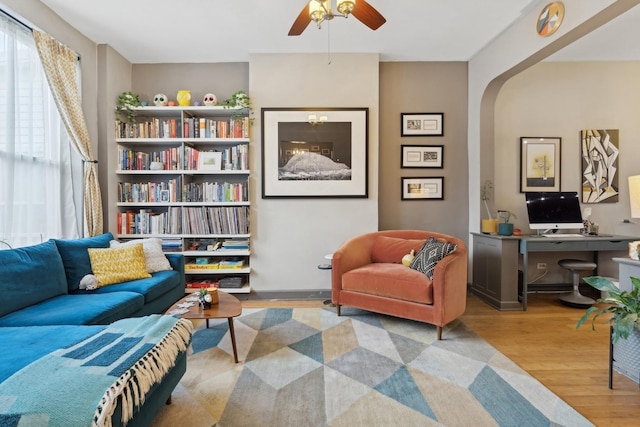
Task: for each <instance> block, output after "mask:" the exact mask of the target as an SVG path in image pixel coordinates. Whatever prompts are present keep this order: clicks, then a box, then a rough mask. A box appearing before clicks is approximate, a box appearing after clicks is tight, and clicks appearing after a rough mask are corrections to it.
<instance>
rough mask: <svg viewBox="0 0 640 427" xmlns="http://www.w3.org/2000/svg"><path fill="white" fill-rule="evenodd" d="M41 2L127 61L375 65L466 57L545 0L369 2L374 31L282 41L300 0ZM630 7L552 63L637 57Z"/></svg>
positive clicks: (639, 32)
mask: <svg viewBox="0 0 640 427" xmlns="http://www.w3.org/2000/svg"><path fill="white" fill-rule="evenodd" d="M41 1H42V3H44V4H45V5H47V6H48V7H49V8H51V9H52V10H53V11H55V12H56V13H57V14H58V15H60V16H61V17H62V18H63V19H64V20H65V21H67V22H69V23H70V24H71V25H72V26H74V27H75V28H77V29H78V30H79V31H80V32H82V33H83V34H85V35H86V36H87V37H89V38H90V39H91V40H92V41H94V42H95V43H99V44H108V45H110V46H111V47H113V48H114V49H115V50H116V51H118V52H119V53H120V54H121V55H123V56H124V57H125V58H126V59H127V60H129V61H130V62H132V63H134V64H139V63H170V62H175V63H190V62H246V61H248V60H249V54H250V53H327V52H328V51H329V50H330V51H331V52H336V53H339V52H363V53H379V54H380V60H381V61H468V60H469V59H470V58H471V57H472V56H473V55H474V54H475V53H476V52H478V51H479V50H480V49H481V48H482V47H484V46H485V45H486V44H488V43H489V42H490V41H491V40H492V39H493V38H495V37H496V36H497V35H498V34H500V33H501V32H502V31H504V30H505V29H506V28H507V27H509V25H511V23H513V22H514V21H517V20H518V19H519V18H520V17H521V16H522V15H523V14H524V13H527V12H528V11H530V10H531V9H532V8H539V9H542V7H543V6H544V5H545V4H546V3H547V1H546V0H482V1H478V0H394V1H389V0H368V2H369V4H371V5H372V6H373V7H375V8H376V9H377V10H378V11H379V12H380V13H381V14H382V15H383V16H384V17H385V18H386V19H387V22H386V23H385V24H384V25H383V26H382V27H380V28H379V29H378V30H377V31H372V30H370V29H369V28H367V27H366V26H365V25H364V24H362V23H360V22H359V21H357V20H356V19H355V18H353V17H349V18H348V19H346V20H345V19H341V18H336V19H334V20H333V21H332V22H330V23H325V24H323V25H322V29H321V30H318V29H317V28H316V27H315V24H313V23H311V24H310V25H309V27H307V29H306V31H305V32H304V33H303V34H302V35H300V36H297V37H289V36H287V33H288V31H289V28H290V27H291V25H292V23H293V21H294V20H295V18H296V17H297V16H298V14H299V13H300V11H301V10H302V8H303V7H304V6H305V4H306V2H307V0H187V1H185V0H183V1H180V2H178V1H175V0H109V1H96V0H94V1H87V0H41ZM635 9H638V10H637V11H636V10H635ZM635 9H632V10H631V11H630V12H627V14H625V15H623V17H620V18H618V19H617V20H616V21H624V22H623V23H624V24H625V25H624V26H622V25H620V24H617V23H610V24H609V25H607V27H608V30H607V29H601V30H599V32H600V33H601V34H600V35H598V34H592V35H590V36H588V37H590V38H591V39H592V40H591V41H587V42H584V43H574V45H572V46H570V47H568V48H565V49H564V51H563V52H559V53H557V54H556V55H554V56H553V57H552V58H551V59H554V60H589V59H600V60H604V59H607V60H612V59H640V43H638V40H640V25H637V23H639V22H640V8H639V7H636V8H635ZM567 13H569V12H567ZM417 17H422V18H421V19H420V20H418V19H417ZM623 18H624V19H623ZM613 24H615V25H613ZM632 24H635V25H632ZM533 30H534V29H533V28H532V31H533ZM631 31H632V32H631ZM594 33H595V32H594ZM621 35H624V39H623V38H622V37H621ZM622 40H626V42H624V43H623V42H622ZM594 45H595V46H597V49H593V46H594ZM614 47H623V48H625V49H623V51H621V52H618V50H619V49H614ZM629 52H631V53H629ZM594 55H595V56H594ZM603 55H606V56H607V57H603ZM630 55H631V56H634V57H633V58H630V57H629V56H630ZM621 56H624V58H622V57H621Z"/></svg>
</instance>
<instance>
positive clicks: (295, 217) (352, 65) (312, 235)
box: [249, 54, 379, 293]
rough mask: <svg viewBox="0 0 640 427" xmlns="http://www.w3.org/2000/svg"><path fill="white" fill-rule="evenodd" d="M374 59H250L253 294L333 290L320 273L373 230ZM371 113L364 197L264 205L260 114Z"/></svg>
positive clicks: (321, 56)
mask: <svg viewBox="0 0 640 427" xmlns="http://www.w3.org/2000/svg"><path fill="white" fill-rule="evenodd" d="M378 62H379V58H378V55H377V54H332V55H331V63H330V64H329V63H328V60H327V55H325V54H318V55H316V54H296V55H282V54H255V55H251V57H250V66H249V68H250V70H249V82H250V87H249V94H250V95H251V100H252V104H253V107H254V109H255V115H256V120H255V124H254V126H253V128H252V134H251V138H252V141H253V142H252V149H251V156H250V161H251V169H252V172H253V175H252V182H251V190H252V191H251V206H252V207H251V211H252V215H251V229H252V230H251V235H252V237H251V242H252V243H251V244H252V255H251V270H252V275H251V286H252V288H253V289H254V290H255V291H256V292H258V293H265V292H267V293H268V292H272V291H293V290H295V291H297V292H309V293H312V292H314V291H318V290H324V291H328V290H329V289H330V288H331V280H330V279H331V278H330V273H329V272H328V271H326V270H318V268H317V266H318V264H322V263H326V262H327V261H326V260H325V259H324V255H325V254H330V253H333V251H334V250H335V249H336V248H337V247H338V246H339V245H340V244H341V243H342V242H343V241H345V240H346V239H348V238H350V237H352V236H354V235H357V234H360V233H363V232H368V231H375V230H377V229H378V114H379V113H378V101H379V99H378V97H379V96H378V92H379V63H378ZM280 107H292V108H295V107H309V108H323V107H324V108H330V107H366V108H369V184H368V185H369V197H368V198H366V199H365V198H358V199H262V194H261V191H262V183H261V173H262V171H261V162H260V159H261V157H262V152H261V137H262V136H261V132H260V128H261V118H260V111H261V108H280Z"/></svg>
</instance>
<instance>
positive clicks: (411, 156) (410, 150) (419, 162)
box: [400, 144, 444, 169]
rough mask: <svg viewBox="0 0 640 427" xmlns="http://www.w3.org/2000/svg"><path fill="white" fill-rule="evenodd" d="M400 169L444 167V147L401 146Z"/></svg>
mask: <svg viewBox="0 0 640 427" xmlns="http://www.w3.org/2000/svg"><path fill="white" fill-rule="evenodd" d="M400 167H401V168H402V169H411V168H434V169H442V168H443V167H444V145H405V144H403V145H401V146H400Z"/></svg>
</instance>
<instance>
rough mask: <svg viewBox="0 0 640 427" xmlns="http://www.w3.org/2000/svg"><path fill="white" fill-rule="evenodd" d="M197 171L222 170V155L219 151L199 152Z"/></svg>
mask: <svg viewBox="0 0 640 427" xmlns="http://www.w3.org/2000/svg"><path fill="white" fill-rule="evenodd" d="M198 170H207V171H219V170H222V153H221V152H220V151H201V152H200V153H199V154H198Z"/></svg>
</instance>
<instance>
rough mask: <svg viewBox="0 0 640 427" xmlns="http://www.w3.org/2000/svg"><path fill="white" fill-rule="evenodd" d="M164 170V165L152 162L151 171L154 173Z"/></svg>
mask: <svg viewBox="0 0 640 427" xmlns="http://www.w3.org/2000/svg"><path fill="white" fill-rule="evenodd" d="M163 169H164V163H162V162H151V164H150V165H149V170H152V171H161V170H163Z"/></svg>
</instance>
